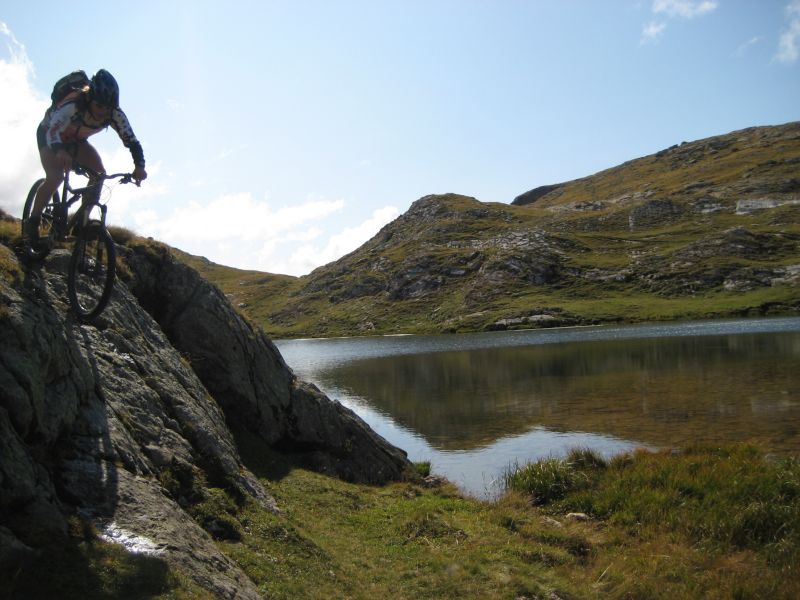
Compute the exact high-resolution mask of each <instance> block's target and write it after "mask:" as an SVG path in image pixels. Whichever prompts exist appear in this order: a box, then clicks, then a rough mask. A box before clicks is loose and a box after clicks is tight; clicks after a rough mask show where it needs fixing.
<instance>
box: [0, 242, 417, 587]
mask: <svg viewBox="0 0 800 600" xmlns="http://www.w3.org/2000/svg"><path fill="white" fill-rule="evenodd" d="M3 248H5V247H4V246H3ZM123 254H124V258H125V260H126V261H127V265H128V266H127V268H126V267H125V266H124V265H122V263H120V265H121V266H122V269H121V270H122V274H123V276H124V278H125V279H127V280H128V284H129V285H130V289H129V287H128V285H126V284H125V283H124V282H121V281H118V282H117V285H116V288H115V291H114V294H113V296H112V301H111V303H110V304H109V306H108V307H107V309H106V310H105V312H104V313H103V315H102V316H101V318H100V319H99V320H98V322H97V323H95V324H94V325H83V324H81V323H79V322H78V321H77V320H76V319H74V318H73V317H72V316H71V314H70V311H69V309H68V306H67V304H66V301H65V297H66V289H65V288H66V283H65V277H64V273H65V271H66V266H67V261H68V254H67V252H66V251H63V250H62V251H59V250H56V251H54V252H53V253H51V255H50V256H49V257H48V258H47V259H46V261H44V262H43V263H42V264H41V265H38V266H34V267H31V268H27V269H21V268H18V269H16V270H15V273H16V274H17V275H18V276H17V277H9V276H6V275H3V274H2V273H0V340H2V350H1V351H0V492H2V493H1V494H0V569H6V568H11V567H12V566H13V565H19V564H23V563H24V561H25V560H28V559H30V558H32V557H34V556H35V554H36V552H37V549H39V548H42V547H45V546H47V545H48V544H53V543H59V541H60V540H64V539H66V536H67V530H68V527H67V521H68V518H70V516H71V515H73V516H74V515H79V516H80V518H81V519H84V520H87V521H89V522H90V523H91V524H92V525H93V526H94V527H96V528H97V529H98V531H99V532H100V533H101V534H102V535H103V536H104V537H106V538H107V539H110V540H116V541H124V542H125V543H126V545H128V546H129V547H130V548H132V549H135V550H136V551H139V552H144V553H148V554H151V555H152V556H154V557H157V559H159V560H163V561H165V562H166V563H168V564H169V565H171V566H172V567H173V568H175V569H177V570H178V571H180V572H182V573H184V574H185V576H187V577H189V578H190V579H191V580H193V581H194V583H195V584H196V585H198V586H200V587H201V588H204V589H206V590H208V591H209V592H210V593H211V594H213V595H214V596H215V597H219V598H256V597H260V595H259V593H258V590H257V589H256V587H255V586H254V585H253V584H252V582H250V580H249V579H248V578H247V577H246V576H245V574H244V573H243V572H242V571H241V570H240V569H239V567H238V566H237V565H236V564H235V563H233V562H232V561H231V560H230V559H229V558H227V557H226V556H225V555H224V554H222V553H221V552H220V551H219V550H218V549H217V547H216V545H215V543H214V539H213V537H212V535H211V534H210V533H209V531H212V530H211V529H210V528H209V531H206V530H205V529H203V527H201V525H200V524H198V523H197V522H195V520H193V519H192V517H191V516H190V513H189V512H187V511H188V510H189V509H190V507H191V506H192V505H193V504H196V503H198V502H201V501H203V500H204V498H205V497H206V496H207V494H208V491H207V490H209V489H210V488H223V489H224V490H226V491H227V492H228V493H229V494H230V495H231V497H234V498H239V499H242V500H244V499H246V498H249V499H251V500H252V501H254V502H257V503H259V504H260V505H261V506H262V507H263V508H264V509H267V510H273V511H277V510H279V507H278V506H277V505H276V503H275V501H274V500H273V499H272V497H271V496H270V494H269V492H268V491H267V490H266V489H264V487H263V486H262V485H261V483H260V482H259V481H258V480H257V479H256V477H254V476H253V475H252V473H250V472H249V471H248V469H247V468H246V467H245V465H243V464H242V461H241V459H240V456H239V453H238V450H237V447H236V443H235V439H234V436H233V434H232V433H231V429H230V428H229V425H233V426H234V427H244V428H247V429H248V430H249V431H251V432H252V433H255V434H256V435H258V436H260V437H261V438H262V439H263V440H264V441H265V442H267V443H270V444H272V445H274V446H276V447H279V448H282V449H290V450H292V451H293V452H296V453H298V454H299V455H300V456H301V457H304V458H306V459H307V462H308V463H309V464H310V465H311V466H315V467H316V468H319V469H321V470H324V471H326V472H329V473H333V474H337V475H339V476H342V477H346V478H348V479H350V480H354V481H365V482H384V481H387V480H390V479H396V478H399V477H400V476H401V475H402V473H403V470H404V469H405V468H406V467H407V466H408V461H407V459H406V457H405V454H404V453H403V452H402V451H401V450H399V449H397V448H394V447H393V446H391V445H390V444H388V443H387V442H386V441H385V440H383V439H382V438H381V437H380V436H378V435H377V434H375V433H374V432H373V431H372V430H371V429H370V428H369V427H368V426H367V425H366V424H365V423H364V422H363V421H361V419H359V418H358V417H357V416H356V415H355V414H354V413H352V412H351V411H349V410H348V409H346V408H344V407H342V406H341V405H340V404H338V403H336V402H333V401H331V400H330V399H328V398H327V397H326V396H324V395H323V394H321V393H320V392H319V391H318V390H316V389H315V388H314V387H313V386H311V385H310V384H306V383H304V382H301V381H298V380H297V378H296V377H295V376H294V374H293V373H292V372H291V370H290V369H289V368H288V367H287V366H286V365H285V363H284V362H283V359H282V358H281V356H280V354H279V353H278V351H277V350H276V349H275V347H274V345H273V344H272V343H271V342H270V341H269V340H268V339H267V338H266V336H264V334H263V333H262V332H260V331H259V330H257V329H254V328H253V327H251V326H250V325H249V324H248V323H246V322H245V321H243V320H242V319H241V318H240V317H239V316H238V315H237V314H236V313H235V311H234V310H233V308H232V307H231V306H230V305H229V304H228V303H227V301H226V300H225V298H224V296H223V295H222V294H221V293H220V292H219V291H218V290H217V289H216V288H214V287H213V286H212V285H210V284H208V283H207V282H205V281H204V280H202V278H200V277H199V276H198V275H197V273H196V272H194V271H193V270H192V269H190V268H188V267H186V266H184V265H182V264H180V263H178V262H177V261H175V260H174V259H173V258H172V257H171V256H170V254H169V253H168V252H167V251H166V249H164V248H162V247H160V246H158V245H155V244H145V245H142V246H141V247H139V248H136V249H134V250H128V251H123ZM128 271H130V272H128ZM131 290H133V291H131ZM134 292H135V294H134ZM145 309H147V310H145ZM159 322H160V323H161V325H159ZM212 533H213V531H212Z"/></svg>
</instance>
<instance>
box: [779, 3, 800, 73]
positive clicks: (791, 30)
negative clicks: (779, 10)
mask: <svg viewBox="0 0 800 600" xmlns="http://www.w3.org/2000/svg"><path fill="white" fill-rule="evenodd" d="M785 12H786V18H787V19H788V21H789V24H788V27H787V28H786V29H785V30H784V31H783V32H782V33H781V37H780V39H779V41H778V52H777V54H776V55H775V58H776V59H777V60H779V61H780V62H783V63H787V64H791V63H795V62H797V59H798V58H799V57H800V0H792V2H790V3H789V4H788V5H787V6H786V9H785Z"/></svg>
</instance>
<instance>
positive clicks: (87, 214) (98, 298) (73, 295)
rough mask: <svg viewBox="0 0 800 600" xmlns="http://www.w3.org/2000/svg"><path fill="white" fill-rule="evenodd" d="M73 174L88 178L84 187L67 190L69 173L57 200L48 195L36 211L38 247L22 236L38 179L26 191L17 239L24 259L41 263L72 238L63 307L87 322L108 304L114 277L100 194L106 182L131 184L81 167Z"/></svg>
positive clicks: (112, 252)
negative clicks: (67, 304)
mask: <svg viewBox="0 0 800 600" xmlns="http://www.w3.org/2000/svg"><path fill="white" fill-rule="evenodd" d="M73 170H74V171H75V173H77V174H78V175H84V176H87V177H89V181H90V183H89V185H87V186H85V187H79V188H73V187H72V186H71V185H70V182H69V172H68V173H67V174H66V175H65V177H64V184H63V187H62V191H61V195H60V196H59V193H58V191H56V192H54V193H53V196H52V198H50V201H49V202H48V203H47V206H45V208H44V210H43V211H42V217H41V224H40V225H39V241H38V242H34V243H31V240H29V239H28V238H27V236H25V222H26V221H27V219H28V217H30V214H31V209H32V208H33V202H34V199H35V198H36V191H37V190H38V189H39V186H40V185H42V183H43V182H44V179H39V180H38V181H36V183H34V184H33V186H31V190H30V192H28V197H27V199H26V200H25V208H24V209H23V211H22V226H23V239H24V240H25V253H26V256H27V257H28V258H29V259H32V260H41V259H43V258H44V257H45V256H47V254H48V253H49V252H50V250H52V248H53V247H54V246H55V244H56V243H57V242H65V241H66V240H67V237H68V236H74V238H75V243H74V245H73V247H72V256H71V257H70V261H69V271H68V272H67V291H68V295H69V302H70V306H72V309H73V310H74V311H75V314H76V315H77V317H78V319H79V320H81V321H83V322H90V321H92V320H93V319H95V318H97V317H98V316H99V315H100V313H102V312H103V309H105V307H106V304H108V301H109V300H110V298H111V291H112V289H113V288H114V277H115V274H116V259H117V253H116V249H115V247H114V240H113V239H112V237H111V234H109V233H108V230H107V229H106V211H107V210H108V207H107V206H106V205H105V204H102V203H101V201H100V192H101V191H102V189H103V185H104V184H105V182H107V181H109V180H112V179H119V181H120V183H131V182H133V181H134V179H133V175H132V174H131V173H116V174H114V175H105V174H100V173H95V172H93V171H92V170H91V169H88V168H86V167H75V168H73ZM78 201H81V205H80V207H79V208H78V210H77V211H76V212H75V213H74V214H72V215H71V216H70V215H69V209H70V207H71V206H72V205H73V204H75V203H76V202H78ZM94 209H98V210H99V213H100V215H99V218H92V216H93V215H92V212H93V211H94V212H95V215H96V213H97V211H95V210H94Z"/></svg>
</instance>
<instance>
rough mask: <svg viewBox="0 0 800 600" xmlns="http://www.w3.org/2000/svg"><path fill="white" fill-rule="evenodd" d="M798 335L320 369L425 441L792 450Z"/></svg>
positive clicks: (327, 381)
mask: <svg viewBox="0 0 800 600" xmlns="http://www.w3.org/2000/svg"><path fill="white" fill-rule="evenodd" d="M798 365H800V335H798V334H796V333H784V334H758V335H729V336H704V337H689V338H667V339H652V338H648V339H633V340H631V339H628V340H614V341H599V342H592V343H576V342H571V343H564V344H559V345H547V346H527V347H511V348H488V349H477V350H470V351H464V350H462V351H450V352H438V353H424V354H416V355H403V356H389V357H378V358H369V359H362V360H354V361H352V362H349V363H346V364H344V365H341V366H339V367H337V368H334V369H330V370H325V371H323V372H320V373H319V374H318V377H319V379H320V382H321V383H322V385H323V387H328V388H334V389H337V390H339V391H340V392H341V393H344V394H346V395H349V396H355V397H359V398H363V399H366V400H367V401H368V403H369V404H370V405H371V406H372V407H373V408H374V409H375V410H377V411H379V412H380V413H382V414H383V415H386V416H387V417H390V418H391V419H393V420H394V421H396V422H397V423H399V424H401V425H402V426H403V427H406V428H408V429H410V430H413V431H415V432H417V433H418V434H419V435H421V436H422V437H423V438H424V439H425V440H426V441H427V443H428V444H430V445H431V446H432V447H434V448H437V449H442V450H465V449H473V448H478V447H483V446H487V445H490V444H492V443H494V442H496V441H497V440H499V439H501V438H504V437H506V436H509V435H519V434H521V433H524V432H526V431H528V430H530V429H531V428H532V427H535V426H545V427H548V428H550V429H553V430H556V431H564V432H567V431H583V432H594V433H600V434H607V435H613V436H616V437H621V438H625V439H630V440H639V441H642V442H645V443H648V444H654V445H660V446H663V445H668V446H669V445H686V444H688V443H692V442H694V441H700V440H705V441H712V442H717V441H724V440H730V441H733V440H736V441H741V440H750V439H754V440H757V441H759V442H760V443H766V444H767V445H768V446H769V447H770V448H771V449H775V450H784V451H785V450H789V451H791V450H794V451H797V450H800V448H798V425H800V376H799V375H798V374H797V370H798V369H797V367H798Z"/></svg>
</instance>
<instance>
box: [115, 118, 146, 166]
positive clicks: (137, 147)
mask: <svg viewBox="0 0 800 600" xmlns="http://www.w3.org/2000/svg"><path fill="white" fill-rule="evenodd" d="M111 127H112V128H113V129H114V131H116V132H117V135H118V136H119V139H121V140H122V143H123V145H124V146H125V147H126V148H127V149H128V150H130V151H131V156H132V157H133V164H134V165H135V166H137V167H139V168H141V169H144V150H142V145H141V144H140V143H139V140H137V139H136V135H134V133H133V128H132V127H131V124H130V122H129V121H128V117H127V116H125V113H124V112H122V109H121V108H115V109H114V111H113V112H112V113H111Z"/></svg>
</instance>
